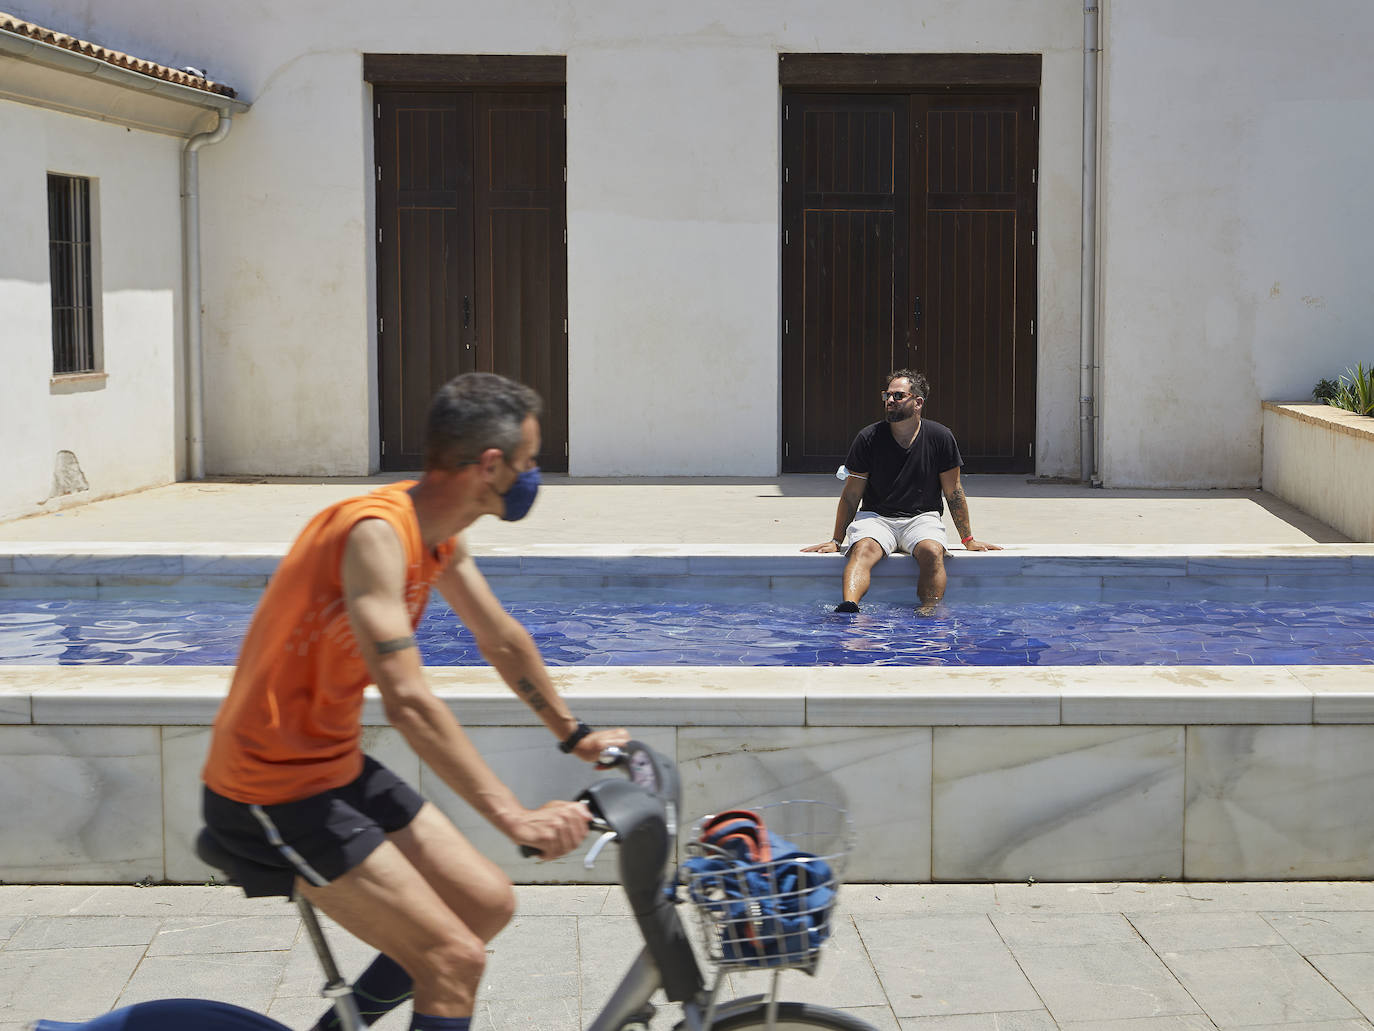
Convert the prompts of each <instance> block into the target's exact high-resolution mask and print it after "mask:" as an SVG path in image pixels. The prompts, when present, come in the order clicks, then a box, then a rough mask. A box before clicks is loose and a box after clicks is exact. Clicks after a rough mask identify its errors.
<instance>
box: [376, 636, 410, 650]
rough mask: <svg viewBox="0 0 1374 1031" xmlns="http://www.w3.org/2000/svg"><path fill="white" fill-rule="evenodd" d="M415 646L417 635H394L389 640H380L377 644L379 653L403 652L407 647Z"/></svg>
mask: <svg viewBox="0 0 1374 1031" xmlns="http://www.w3.org/2000/svg"><path fill="white" fill-rule="evenodd" d="M414 647H415V635H414V634H411V635H410V636H408V637H393V638H391V640H389V641H378V642H377V644H376V648H377V654H378V655H390V654H391V653H392V652H403V651H405V650H406V649H407V648H414Z"/></svg>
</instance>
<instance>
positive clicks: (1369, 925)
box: [1261, 912, 1374, 956]
mask: <svg viewBox="0 0 1374 1031" xmlns="http://www.w3.org/2000/svg"><path fill="white" fill-rule="evenodd" d="M1261 916H1263V917H1264V919H1265V920H1267V921H1268V922H1269V924H1270V925H1271V926H1272V927H1273V928H1274V930H1276V931H1278V933H1279V934H1281V935H1283V938H1284V940H1285V941H1286V942H1288V944H1289V945H1291V946H1293V948H1295V949H1297V950H1298V951H1299V952H1301V953H1302V954H1303V955H1304V956H1320V955H1326V954H1328V953H1335V952H1374V912H1356V913H1262V914H1261Z"/></svg>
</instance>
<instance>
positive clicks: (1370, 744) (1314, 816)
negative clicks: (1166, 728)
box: [1184, 726, 1374, 880]
mask: <svg viewBox="0 0 1374 1031" xmlns="http://www.w3.org/2000/svg"><path fill="white" fill-rule="evenodd" d="M1371 827H1374V726H1306V727H1302V726H1291V727H1189V728H1188V784H1187V817H1186V824H1185V828H1186V833H1185V838H1184V874H1185V876H1187V877H1188V878H1190V879H1197V880H1209V879H1215V880H1221V879H1234V880H1285V879H1298V878H1341V877H1371V876H1374V833H1371V831H1370V828H1371Z"/></svg>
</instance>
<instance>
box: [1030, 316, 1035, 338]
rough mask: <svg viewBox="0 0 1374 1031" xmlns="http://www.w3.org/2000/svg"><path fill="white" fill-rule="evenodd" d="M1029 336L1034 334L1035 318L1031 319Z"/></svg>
mask: <svg viewBox="0 0 1374 1031" xmlns="http://www.w3.org/2000/svg"><path fill="white" fill-rule="evenodd" d="M1031 336H1035V320H1034V319H1031Z"/></svg>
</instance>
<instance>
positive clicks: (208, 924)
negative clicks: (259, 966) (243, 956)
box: [148, 916, 301, 956]
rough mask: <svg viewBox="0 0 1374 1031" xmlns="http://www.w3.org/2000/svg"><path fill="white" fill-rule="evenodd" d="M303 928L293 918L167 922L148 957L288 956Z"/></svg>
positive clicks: (239, 918) (228, 918)
mask: <svg viewBox="0 0 1374 1031" xmlns="http://www.w3.org/2000/svg"><path fill="white" fill-rule="evenodd" d="M300 929H301V928H300V921H299V919H297V918H296V917H294V916H247V917H238V916H218V917H216V916H204V917H185V918H178V919H174V920H165V921H163V924H162V929H161V930H160V931H159V932H158V935H157V937H155V938H154V939H153V942H152V944H151V945H150V946H149V947H148V955H149V956H189V955H202V956H205V955H214V954H217V953H229V952H233V953H239V952H282V953H285V952H286V951H287V950H288V949H290V948H291V946H292V944H293V943H294V942H295V940H296V935H297V934H298V933H299V932H300Z"/></svg>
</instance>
